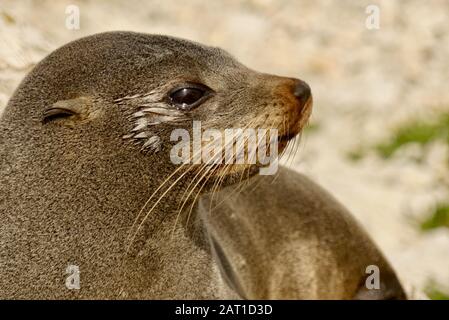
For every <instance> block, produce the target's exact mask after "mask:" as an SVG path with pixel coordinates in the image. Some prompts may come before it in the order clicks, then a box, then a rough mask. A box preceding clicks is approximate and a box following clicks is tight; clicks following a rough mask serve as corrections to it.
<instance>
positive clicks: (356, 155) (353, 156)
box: [346, 147, 366, 162]
mask: <svg viewBox="0 0 449 320" xmlns="http://www.w3.org/2000/svg"><path fill="white" fill-rule="evenodd" d="M365 154H366V151H365V150H363V149H362V148H361V147H359V148H357V149H354V150H351V151H349V152H347V153H346V157H347V158H348V160H350V161H352V162H357V161H359V160H361V159H363V157H364V156H365Z"/></svg>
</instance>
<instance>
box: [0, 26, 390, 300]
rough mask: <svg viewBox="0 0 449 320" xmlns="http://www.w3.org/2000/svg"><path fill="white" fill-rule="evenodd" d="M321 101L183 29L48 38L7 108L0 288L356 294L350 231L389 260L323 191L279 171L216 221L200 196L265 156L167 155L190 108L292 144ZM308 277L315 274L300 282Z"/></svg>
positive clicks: (296, 83) (218, 124) (11, 292)
mask: <svg viewBox="0 0 449 320" xmlns="http://www.w3.org/2000/svg"><path fill="white" fill-rule="evenodd" d="M311 105H312V102H311V94H310V88H309V87H308V86H307V85H306V84H305V83H304V82H302V81H300V80H298V79H292V78H286V77H278V76H273V75H267V74H263V73H259V72H256V71H254V70H251V69H249V68H247V67H245V66H243V65H242V64H240V63H239V62H238V61H236V60H235V59H234V58H233V57H232V56H230V55H229V54H228V53H226V52H225V51H223V50H221V49H218V48H213V47H208V46H204V45H201V44H198V43H194V42H190V41H187V40H182V39H176V38H172V37H166V36H158V35H146V34H139V33H131V32H110V33H104V34H98V35H94V36H90V37H86V38H83V39H80V40H77V41H74V42H72V43H69V44H67V45H65V46H63V47H62V48H60V49H58V50H56V51H54V52H53V53H51V54H50V55H49V56H48V57H46V58H45V59H44V60H43V61H41V62H40V63H39V64H38V65H37V66H36V67H35V68H34V69H33V70H32V71H31V72H30V74H29V75H28V76H27V77H26V78H25V79H24V80H23V82H22V83H21V85H20V86H19V88H18V89H17V90H16V92H15V93H14V95H13V97H12V98H11V100H10V101H9V103H8V105H7V107H6V109H5V111H4V113H3V114H2V118H1V121H0V178H1V184H0V220H1V221H2V223H1V224H0V297H1V298H21V299H22V298H27V299H61V298H62V299H92V298H97V299H98V298H100V299H120V298H129V299H136V298H137V299H151V298H157V299H168V298H180V299H218V298H239V297H240V298H253V297H257V298H265V297H267V298H278V297H295V298H296V297H298V298H327V297H332V298H351V297H354V292H355V288H356V282H357V281H359V280H360V279H361V276H360V264H361V262H358V263H357V261H355V259H352V258H350V256H351V255H353V254H354V252H357V253H356V255H357V256H359V257H360V258H363V257H362V250H358V251H357V250H355V249H354V248H355V242H357V241H360V243H362V245H361V247H360V248H362V249H366V250H367V252H371V253H372V254H371V253H370V254H369V255H368V256H367V258H366V259H365V258H363V259H361V260H360V261H363V263H365V262H367V263H368V262H370V263H371V262H372V261H374V263H378V264H379V265H380V266H381V267H382V268H383V269H382V270H389V269H388V268H389V267H387V264H386V263H385V261H384V260H383V258H381V256H380V254H379V253H378V251H377V249H374V246H373V245H372V244H371V242H370V240H369V239H368V238H367V237H366V236H365V235H364V233H363V232H362V231H360V230H359V227H358V226H357V225H356V224H354V223H353V221H352V220H351V219H350V218H349V217H348V215H347V213H346V212H345V210H344V209H342V208H341V207H340V206H339V205H338V204H337V203H336V202H335V201H334V200H332V199H331V198H330V197H328V196H327V195H326V194H325V193H324V192H321V191H319V190H318V189H317V187H316V186H314V185H313V184H312V183H310V182H309V181H308V180H306V179H305V178H303V177H296V178H292V180H289V179H287V177H285V175H286V173H285V171H281V175H280V176H281V178H282V177H284V178H282V179H280V180H279V184H278V185H277V186H278V187H277V189H275V190H278V191H273V190H272V191H271V192H270V191H269V187H268V186H267V185H265V187H262V188H261V189H258V190H259V191H256V192H255V193H254V194H252V193H249V192H247V191H245V192H244V193H242V194H241V195H240V196H239V197H237V198H236V201H237V204H236V205H237V206H234V204H232V203H229V202H225V206H224V207H221V210H223V211H224V212H228V211H229V210H231V211H233V210H234V211H235V214H236V215H237V216H238V219H239V221H240V222H239V223H238V224H239V226H237V225H235V224H233V223H232V222H231V221H233V220H232V219H233V218H232V217H231V218H230V220H229V219H227V220H226V219H225V220H221V219H222V218H223V219H224V218H225V215H223V216H222V217H221V218H220V215H217V217H216V218H213V219H212V220H211V217H208V216H207V215H205V209H204V208H203V207H202V205H204V203H206V202H207V201H208V200H207V196H206V197H205V198H204V200H201V201H200V202H198V201H197V200H198V198H199V197H201V194H205V193H207V192H211V191H212V190H217V186H221V187H226V186H230V185H232V184H233V183H235V182H238V181H240V177H250V176H252V175H253V174H254V173H255V172H257V170H256V169H257V168H258V165H259V164H251V165H244V164H243V165H234V164H233V165H227V166H220V165H218V166H210V165H209V163H206V164H202V165H191V164H190V163H189V164H185V165H181V166H180V165H178V164H176V163H174V162H173V161H172V159H171V157H170V154H171V150H172V148H173V146H174V144H175V142H174V141H172V139H171V137H172V135H171V134H172V132H173V130H174V129H184V130H186V131H187V132H189V133H191V132H192V123H193V122H194V121H200V122H201V124H202V127H203V129H207V128H215V129H217V130H219V131H224V130H225V129H226V128H230V127H236V128H242V127H253V128H266V127H269V128H276V129H277V130H278V131H279V135H278V137H277V138H278V141H279V145H280V149H281V151H282V150H283V149H285V147H286V144H287V143H288V141H291V138H292V137H294V136H295V135H296V134H298V133H299V132H300V131H301V129H302V128H303V126H304V125H305V123H306V122H307V119H308V117H309V115H310V112H311ZM200 147H201V150H202V145H201V146H200ZM190 156H191V157H192V158H193V157H194V155H193V154H190ZM263 181H268V180H266V179H263ZM262 184H264V183H262ZM309 187H310V190H308V188H309ZM218 189H220V188H218ZM284 189H285V190H287V191H288V193H287V194H288V197H287V198H286V196H287V194H286V195H285V196H284V195H283V194H282V193H283V192H284V191H283V190H284ZM314 190H315V191H314ZM317 190H318V191H317ZM224 192H225V193H226V192H227V191H224ZM222 196H224V195H223V194H221V195H220V197H222ZM295 196H299V197H298V198H297V200H294V197H295ZM268 197H272V199H273V200H272V202H270V201H269V200H267V199H268ZM264 199H265V200H264ZM260 204H264V205H265V207H264V208H262V207H260V206H259V205H260ZM195 205H196V207H195ZM268 208H271V209H270V210H268ZM275 212H278V214H275ZM315 213H316V215H315ZM258 215H259V217H260V219H256V217H257V216H258ZM247 219H249V220H247ZM254 219H256V220H254ZM290 220H291V221H294V223H291V221H290ZM245 221H252V222H254V225H252V226H249V225H248V223H246V224H245V223H244V222H245ZM328 221H334V223H335V225H334V227H331V226H330V224H329V222H328ZM193 222H194V223H193ZM252 222H251V223H252ZM192 223H193V225H194V226H193V227H192ZM307 225H310V226H311V228H307V227H306V226H307ZM270 226H275V228H274V229H273V228H270ZM233 235H235V237H234V236H233ZM267 235H269V236H267ZM232 237H234V240H235V242H233V241H231V240H232V239H231V240H230V238H232ZM239 243H240V244H242V243H246V246H241V247H240V248H239V247H238V246H239ZM276 243H277V244H278V245H275V244H276ZM248 244H250V245H249V246H248ZM320 246H322V248H321V249H320V248H319V247H320ZM251 248H255V249H256V251H255V252H252V253H251V252H250V249H251ZM353 249H354V250H353ZM277 250H280V251H279V252H280V253H279V252H275V251H277ZM290 254H291V255H290ZM240 256H242V257H243V260H242V261H244V262H245V263H246V266H247V267H244V266H242V267H240V266H239V265H238V264H236V263H237V262H238V261H239V259H240V258H239V257H240ZM287 256H290V257H287ZM371 258H372V259H371ZM286 261H287V262H288V263H287V264H286V263H285V262H286ZM331 262H332V263H336V264H337V265H338V267H337V269H336V270H337V271H335V270H334V271H332V270H331V268H332V267H333V264H331ZM253 264H260V265H266V266H267V267H266V268H265V269H266V270H265V271H263V270H262V268H260V267H257V266H255V265H253ZM276 265H279V268H277V267H276ZM229 266H231V267H232V268H231V267H229ZM230 270H233V271H232V272H230ZM307 270H308V271H310V272H308V271H307ZM326 270H327V271H326ZM262 271H263V272H262ZM325 271H326V272H325ZM233 273H235V274H236V275H235V276H233V275H232V274H233ZM350 274H353V275H352V276H351V275H350ZM293 275H295V276H293ZM296 276H297V277H298V278H296ZM322 277H326V279H331V281H332V282H331V283H333V284H335V286H336V287H332V288H331V287H330V286H328V287H325V286H324V285H323V284H322V282H323V281H324V280H323V279H324V278H322ZM293 278H294V279H293ZM299 278H301V279H303V280H299ZM295 279H296V280H295ZM308 283H310V284H311V285H312V284H314V285H315V287H311V288H312V289H310V290H309V291H304V289H302V288H299V287H298V288H297V287H296V286H303V285H304V284H308ZM325 288H328V289H329V290H331V291H330V292H328V293H326V292H325Z"/></svg>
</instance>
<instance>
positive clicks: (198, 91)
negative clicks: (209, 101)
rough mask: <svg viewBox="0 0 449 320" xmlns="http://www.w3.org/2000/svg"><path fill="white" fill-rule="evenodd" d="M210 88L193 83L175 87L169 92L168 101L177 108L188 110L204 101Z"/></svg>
mask: <svg viewBox="0 0 449 320" xmlns="http://www.w3.org/2000/svg"><path fill="white" fill-rule="evenodd" d="M209 93H210V89H208V88H206V87H203V86H199V85H195V86H186V87H182V88H177V89H175V90H173V91H172V92H171V93H170V94H169V99H170V102H171V103H172V104H173V105H174V106H175V107H176V108H178V109H180V110H185V111H189V110H192V109H193V108H195V107H197V106H198V105H199V104H200V103H202V102H204V101H205V99H206V98H207V97H208V96H209Z"/></svg>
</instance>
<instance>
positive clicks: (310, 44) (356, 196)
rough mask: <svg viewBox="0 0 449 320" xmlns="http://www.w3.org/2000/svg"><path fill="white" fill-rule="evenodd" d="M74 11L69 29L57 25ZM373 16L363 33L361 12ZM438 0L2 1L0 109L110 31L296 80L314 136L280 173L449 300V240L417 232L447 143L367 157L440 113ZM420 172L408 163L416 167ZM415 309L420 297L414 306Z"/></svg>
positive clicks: (442, 186)
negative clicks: (301, 183) (218, 54)
mask: <svg viewBox="0 0 449 320" xmlns="http://www.w3.org/2000/svg"><path fill="white" fill-rule="evenodd" d="M69 4H75V5H77V6H78V7H79V8H80V17H81V23H80V29H79V30H69V29H67V28H66V26H65V20H66V18H67V15H66V14H65V9H66V6H67V5H69ZM370 4H374V5H378V6H379V8H380V28H379V29H373V30H370V29H368V28H367V27H366V24H365V20H366V18H367V13H366V12H365V9H366V7H367V6H368V5H370ZM448 21H449V1H445V0H428V1H419V0H409V1H405V0H404V1H400V0H398V1H388V0H383V1H381V0H372V1H356V0H352V1H350V0H340V1H336V0H335V1H331V0H319V1H317V0H316V1H305V0H304V1H293V0H278V1H274V0H247V1H236V0H233V1H224V0H222V1H204V0H202V1H200V0H191V1H189V2H185V1H145V2H144V3H143V2H141V1H136V0H127V1H87V0H86V1H58V2H57V3H56V2H55V1H8V0H2V1H1V2H0V110H1V109H2V108H3V107H4V106H5V105H6V103H7V101H8V99H9V97H10V96H11V94H12V92H13V90H14V88H15V87H16V86H17V85H18V83H19V82H20V80H21V79H22V78H23V76H24V75H25V74H26V73H27V72H28V71H29V70H30V68H32V67H33V65H34V64H35V63H37V62H38V61H39V60H40V59H42V58H43V57H44V56H45V55H47V54H48V53H49V52H51V51H52V50H53V49H55V48H57V47H59V46H60V45H62V44H64V43H66V42H68V41H70V40H73V39H76V38H79V37H82V36H85V35H88V34H92V33H97V32H101V31H107V30H133V31H141V32H147V33H163V34H170V35H175V36H179V37H184V38H189V39H192V40H196V41H200V42H203V43H206V44H210V45H215V46H220V47H222V48H224V49H226V50H228V51H230V52H231V53H232V54H233V55H235V56H236V57H237V58H238V59H239V60H241V61H242V62H243V63H245V64H247V65H248V66H250V67H252V68H254V69H258V70H261V71H265V72H269V73H277V74H280V75H289V76H294V77H299V78H301V79H304V80H306V81H307V82H308V83H309V84H310V85H311V87H312V89H313V94H314V101H315V108H314V114H313V117H312V121H311V123H312V126H311V128H310V129H309V130H307V131H306V132H305V134H304V136H303V139H302V144H301V148H300V151H299V153H298V154H297V156H296V157H295V158H294V159H293V160H292V161H291V164H290V165H291V166H292V167H294V168H295V169H297V170H299V171H302V172H305V173H306V174H308V175H310V176H311V177H312V178H313V179H315V180H316V181H317V182H319V183H320V184H322V185H323V186H325V187H326V188H327V189H328V190H330V191H331V192H332V193H333V194H334V195H335V196H336V197H337V198H338V199H339V200H340V201H341V202H343V203H344V204H345V205H346V206H347V207H348V208H349V209H350V210H351V211H352V212H353V213H354V215H355V216H356V217H357V218H358V219H359V220H360V221H361V223H362V224H363V225H364V226H365V227H366V229H367V230H368V232H369V233H370V234H371V236H372V237H373V238H374V239H375V241H376V242H377V243H378V244H379V246H380V247H381V248H382V249H383V251H384V252H385V253H386V255H387V256H388V258H389V259H390V260H391V261H392V263H393V265H394V267H395V268H396V269H397V271H398V273H399V275H400V277H401V279H403V281H404V283H406V286H407V288H408V290H409V291H410V292H413V293H417V292H422V291H423V290H425V289H426V288H427V287H428V286H429V284H430V283H431V282H434V283H435V285H436V286H437V288H438V289H439V290H443V291H444V290H448V288H449V229H447V228H444V227H442V228H435V229H432V230H430V231H427V232H423V231H421V230H420V228H419V222H420V221H422V220H423V219H426V218H427V217H428V215H429V214H430V213H431V212H432V210H433V209H434V207H435V205H436V203H438V202H441V201H447V200H449V176H448V175H449V170H448V162H449V160H448V154H449V151H448V144H447V143H445V142H444V141H440V140H438V139H435V140H434V141H433V140H432V141H431V142H429V143H427V144H426V146H425V147H421V146H419V145H418V144H416V143H409V144H406V145H405V146H403V147H401V148H398V151H397V152H396V153H395V154H394V155H393V156H392V157H389V158H387V159H385V158H383V157H381V156H380V155H379V154H378V152H376V150H375V148H373V147H372V146H374V145H376V144H378V143H379V142H382V141H388V139H390V137H391V136H392V135H394V132H395V130H396V129H395V128H397V127H398V126H401V125H403V124H404V123H407V122H409V121H417V120H419V121H422V119H432V118H435V117H438V115H439V114H441V113H444V112H448V111H449V90H448V85H447V84H448V83H449V60H448V56H449V26H448V25H447V22H448ZM417 159H418V160H417ZM416 296H418V295H416Z"/></svg>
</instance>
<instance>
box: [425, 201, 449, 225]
mask: <svg viewBox="0 0 449 320" xmlns="http://www.w3.org/2000/svg"><path fill="white" fill-rule="evenodd" d="M440 227H446V228H449V203H440V204H438V205H437V206H436V208H435V210H434V211H433V212H432V213H431V214H430V216H429V217H428V218H427V219H425V220H424V221H423V222H422V223H421V230H423V231H427V230H431V229H435V228H440Z"/></svg>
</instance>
